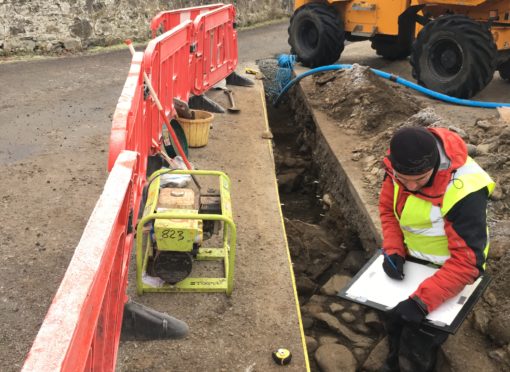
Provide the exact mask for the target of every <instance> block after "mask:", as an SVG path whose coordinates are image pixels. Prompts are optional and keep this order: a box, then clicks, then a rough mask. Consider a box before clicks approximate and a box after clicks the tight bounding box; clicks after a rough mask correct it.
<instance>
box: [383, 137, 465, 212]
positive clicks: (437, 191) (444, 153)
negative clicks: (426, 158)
mask: <svg viewBox="0 0 510 372" xmlns="http://www.w3.org/2000/svg"><path fill="white" fill-rule="evenodd" d="M427 130H428V131H429V132H431V133H432V134H433V135H434V137H435V138H436V140H437V143H438V148H439V153H440V164H439V168H438V169H437V170H436V172H435V173H434V175H433V176H432V177H433V181H432V183H431V184H430V185H429V186H426V187H424V188H422V189H420V190H418V191H416V192H410V191H407V190H405V188H404V186H403V185H402V183H401V182H400V181H398V180H397V179H395V177H394V176H393V172H394V169H393V166H392V164H391V161H390V160H389V158H388V156H385V157H384V160H383V164H384V167H385V170H386V173H387V174H388V176H390V177H391V178H392V179H393V182H397V183H398V185H399V186H400V190H401V192H402V191H403V192H406V193H411V194H413V195H415V196H417V197H419V198H421V199H425V200H428V201H430V202H431V203H433V204H435V205H441V203H442V201H443V196H444V193H445V191H446V188H447V186H448V183H449V182H450V180H451V178H452V173H453V172H455V170H457V169H458V168H460V167H461V166H463V165H464V163H466V160H467V146H466V143H465V142H464V141H463V140H462V138H460V136H459V135H458V134H457V133H454V132H452V131H450V130H448V129H446V128H427ZM389 154H390V150H389V149H388V151H387V155H389Z"/></svg>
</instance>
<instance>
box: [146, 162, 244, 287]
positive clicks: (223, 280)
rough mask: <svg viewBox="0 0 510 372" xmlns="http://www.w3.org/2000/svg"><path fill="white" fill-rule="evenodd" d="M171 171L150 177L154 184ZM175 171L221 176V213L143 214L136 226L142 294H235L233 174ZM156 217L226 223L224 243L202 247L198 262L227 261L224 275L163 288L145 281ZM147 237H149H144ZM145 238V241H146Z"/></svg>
mask: <svg viewBox="0 0 510 372" xmlns="http://www.w3.org/2000/svg"><path fill="white" fill-rule="evenodd" d="M163 173H168V170H167V169H161V170H158V171H156V172H154V173H153V174H152V175H151V177H150V178H149V180H148V182H149V183H150V181H151V180H153V179H154V178H155V177H159V176H160V175H161V174H163ZM171 173H172V174H189V175H192V176H211V177H214V176H216V177H218V179H219V189H220V202H221V214H190V213H177V212H175V210H174V211H169V212H160V213H154V212H153V213H150V214H147V215H145V216H143V217H142V218H141V219H140V221H139V222H138V225H137V228H136V287H137V293H138V294H139V295H141V294H143V293H145V292H225V293H226V294H227V296H230V295H231V294H232V290H233V284H234V265H235V251H236V238H237V233H236V226H235V224H234V221H233V219H232V206H231V198H230V190H231V181H230V179H229V177H228V176H227V175H226V174H225V173H223V172H220V171H210V170H171ZM156 219H183V220H186V219H187V220H202V221H204V220H205V221H207V220H209V221H222V222H223V239H222V242H223V246H222V247H219V248H209V247H207V248H199V249H198V253H197V256H196V258H194V261H223V262H224V273H225V275H224V277H218V278H202V277H195V278H193V277H188V278H185V279H184V280H182V281H180V282H178V283H176V284H173V285H172V284H168V283H164V284H163V285H162V286H160V287H154V286H151V285H149V284H147V283H144V282H143V273H145V272H146V271H147V264H148V261H149V257H151V255H152V253H153V248H152V243H151V239H150V238H149V233H150V232H148V231H147V230H146V229H144V226H145V225H146V224H147V223H148V222H150V221H151V220H156ZM144 237H145V238H146V239H144ZM144 240H145V242H144Z"/></svg>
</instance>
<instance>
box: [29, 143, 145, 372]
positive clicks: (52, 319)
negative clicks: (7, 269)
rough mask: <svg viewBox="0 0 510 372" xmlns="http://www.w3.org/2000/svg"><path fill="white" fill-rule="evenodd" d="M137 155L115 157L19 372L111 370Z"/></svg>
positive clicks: (130, 241)
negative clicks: (102, 188)
mask: <svg viewBox="0 0 510 372" xmlns="http://www.w3.org/2000/svg"><path fill="white" fill-rule="evenodd" d="M137 158H138V154H137V153H135V152H131V151H123V152H122V153H121V154H120V155H119V156H118V158H117V161H116V162H115V165H114V167H113V168H112V171H111V173H110V175H109V177H108V179H107V181H106V184H105V187H104V190H103V193H102V194H101V196H100V198H99V200H98V202H97V204H96V207H95V208H94V210H93V212H92V215H91V216H90V219H89V221H88V223H87V226H86V227H85V230H84V231H83V235H82V237H81V240H80V242H79V243H78V246H77V247H76V251H75V253H74V255H73V258H72V259H71V262H70V264H69V267H68V269H67V271H66V274H65V276H64V279H63V280H62V283H61V284H60V287H59V289H58V291H57V294H56V295H55V298H54V299H53V302H52V304H51V306H50V309H49V311H48V313H47V315H46V318H45V319H44V322H43V324H42V326H41V329H40V330H39V333H38V334H37V337H36V339H35V341H34V344H33V345H32V349H31V350H30V353H29V354H28V357H27V359H26V360H25V364H24V366H23V369H22V371H25V372H28V371H37V372H39V371H69V372H76V371H92V370H95V371H113V370H114V369H115V363H116V356H117V350H118V344H119V336H120V329H121V325H122V314H123V309H124V303H125V302H126V300H127V297H126V285H127V274H128V267H129V261H130V253H131V248H132V246H133V233H132V231H133V230H132V229H129V228H128V221H130V218H129V216H130V214H131V213H132V209H133V205H132V200H133V199H132V196H133V195H132V193H133V189H132V179H133V175H134V170H135V169H136V166H137Z"/></svg>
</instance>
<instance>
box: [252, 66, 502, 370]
mask: <svg viewBox="0 0 510 372" xmlns="http://www.w3.org/2000/svg"><path fill="white" fill-rule="evenodd" d="M258 63H259V67H260V69H261V71H262V72H263V73H264V75H265V77H266V80H265V82H264V86H265V89H266V97H267V107H268V118H269V123H270V127H271V131H272V134H273V141H274V154H275V156H274V157H275V163H276V170H277V179H278V187H279V192H280V199H281V203H282V211H283V215H284V217H285V227H286V233H287V240H288V243H289V248H290V253H291V258H292V263H293V268H294V274H295V279H296V284H297V290H298V296H299V302H300V307H301V315H302V320H303V327H304V331H305V335H306V343H307V348H308V355H309V359H310V365H311V369H312V371H325V370H342V371H344V370H345V371H354V370H357V371H377V370H379V369H380V368H381V366H382V363H383V362H384V359H385V357H386V355H387V352H388V349H387V342H386V340H385V338H384V334H385V333H384V327H383V314H381V313H379V312H377V311H374V310H371V309H369V308H366V307H363V306H359V305H356V304H353V303H350V302H348V301H345V300H343V299H341V298H339V297H338V296H337V293H338V291H339V290H340V289H341V288H343V287H344V286H345V284H346V283H347V282H348V281H349V280H350V279H351V278H352V277H353V276H354V274H355V273H356V272H358V270H359V269H360V268H361V267H362V266H363V265H364V263H365V262H366V261H367V260H368V259H369V258H370V257H371V256H372V255H373V254H374V252H375V250H376V249H377V248H378V247H380V245H381V233H380V227H379V225H378V224H379V222H378V211H377V197H378V192H379V187H380V182H381V181H382V177H383V174H384V173H383V170H382V169H381V166H380V159H382V157H383V156H384V153H385V150H386V146H387V144H388V142H389V139H390V137H391V134H392V133H393V132H394V131H395V130H396V129H397V128H399V127H400V126H403V125H417V126H442V127H448V128H449V129H450V130H453V131H455V132H457V133H458V134H459V135H460V136H461V137H463V139H464V140H465V141H466V143H467V144H468V150H469V151H470V155H471V156H472V157H474V158H475V160H476V161H477V162H479V164H480V165H482V167H484V168H485V169H486V170H487V171H488V172H489V173H490V174H492V175H493V177H495V178H496V180H497V182H498V183H499V184H500V188H499V189H497V191H496V193H495V195H494V196H493V197H492V199H491V201H490V203H489V210H488V221H489V225H490V228H491V232H492V234H491V253H490V254H489V259H488V265H487V271H488V272H489V273H490V274H491V275H493V277H494V279H495V280H494V282H493V284H492V286H491V288H490V289H489V291H487V293H486V294H485V296H484V298H483V300H481V301H479V303H478V304H477V306H476V307H475V309H474V311H473V312H472V314H471V315H470V316H469V318H468V320H467V321H466V322H464V324H463V325H462V327H461V329H460V330H459V332H457V334H456V335H455V337H450V338H449V340H448V341H447V342H446V343H445V344H444V345H443V348H442V350H441V353H440V356H439V359H438V360H439V362H438V370H441V371H456V370H465V368H466V367H465V366H470V367H469V368H477V366H479V367H480V368H482V369H487V368H488V369H487V370H491V371H492V370H494V371H496V370H503V369H506V368H509V366H510V347H509V346H508V342H509V340H510V338H509V337H510V336H508V332H503V334H502V333H501V332H499V331H498V327H497V324H498V322H502V321H503V322H507V321H508V319H507V318H508V317H505V316H504V315H503V314H507V313H508V308H509V306H510V303H509V301H508V290H507V289H506V288H507V286H506V285H505V284H504V283H505V282H506V281H507V280H508V276H509V274H508V269H507V268H506V264H505V263H506V262H508V261H509V260H510V255H509V254H508V250H506V247H507V243H506V242H507V240H508V230H509V229H508V226H509V223H508V220H509V218H508V210H509V209H508V203H509V201H510V193H509V191H508V188H507V186H506V184H507V183H506V181H507V180H508V176H509V174H508V172H506V171H504V169H506V168H505V167H506V166H507V165H508V164H509V161H510V156H509V153H510V151H508V144H509V143H510V141H509V140H508V138H510V137H509V135H508V134H509V133H510V132H509V131H508V128H507V127H506V124H504V123H503V122H502V121H501V120H498V118H494V119H491V120H489V121H481V120H476V121H475V123H474V124H470V125H466V126H465V127H462V128H459V127H455V126H454V125H452V124H451V122H450V121H449V120H448V119H445V118H443V117H440V116H439V115H438V114H437V113H436V112H435V111H434V109H433V107H432V106H430V104H429V103H428V102H426V101H425V100H423V99H422V98H420V97H417V96H412V95H410V94H409V93H408V92H406V91H405V90H403V89H402V88H400V87H395V86H393V85H391V84H390V83H387V82H382V81H380V80H379V79H377V78H376V77H375V75H372V74H371V73H370V71H368V69H366V68H363V67H360V66H357V67H355V68H354V69H353V70H352V71H347V72H345V71H344V72H342V71H337V72H328V73H324V74H322V75H316V76H313V77H309V78H307V79H305V80H303V81H302V82H301V83H300V84H299V85H297V86H296V87H294V88H292V89H291V90H290V91H289V94H288V95H287V97H286V98H285V99H284V100H283V101H282V102H281V103H280V105H279V107H278V108H274V107H273V106H272V101H273V100H274V97H275V92H276V91H277V90H278V88H277V87H276V86H275V85H276V83H275V82H276V81H277V80H278V79H277V74H278V68H277V67H276V62H275V61H274V60H261V61H259V62H258ZM488 148H491V149H493V150H494V152H493V153H489V152H488V151H487V149H488ZM496 319H497V320H496ZM505 324H507V323H505ZM466 351H468V353H466ZM468 354H469V355H468ZM469 368H468V369H469ZM473 370H475V369H473Z"/></svg>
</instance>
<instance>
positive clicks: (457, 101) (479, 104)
mask: <svg viewBox="0 0 510 372" xmlns="http://www.w3.org/2000/svg"><path fill="white" fill-rule="evenodd" d="M351 68H352V65H329V66H321V67H317V68H314V69H312V70H309V71H306V72H304V73H302V74H301V75H298V76H296V77H295V78H294V79H292V80H291V81H290V82H289V83H288V84H287V85H285V86H284V87H283V89H282V91H281V92H280V94H279V95H278V97H276V99H275V101H274V103H273V105H274V107H277V106H278V103H279V101H280V99H281V98H282V96H283V95H284V94H285V93H287V91H288V90H289V89H290V88H291V87H292V86H293V85H294V84H296V83H297V82H298V81H300V80H301V79H303V78H305V77H307V76H309V75H313V74H316V73H318V72H323V71H332V70H342V69H351ZM370 70H371V71H372V72H373V73H374V74H376V75H377V76H380V77H383V78H385V79H389V80H391V81H395V82H397V83H399V84H402V85H403V86H405V87H408V88H412V89H414V90H417V91H418V92H420V93H423V94H426V95H428V96H431V97H433V98H436V99H439V100H441V101H444V102H448V103H454V104H456V105H462V106H471V107H481V108H496V107H510V103H500V102H479V101H471V100H469V99H462V98H455V97H450V96H447V95H446V94H442V93H438V92H435V91H433V90H430V89H427V88H424V87H422V86H420V85H418V84H415V83H411V82H410V81H408V80H406V79H403V78H401V77H398V76H395V75H392V74H389V73H387V72H384V71H381V70H377V69H375V68H371V69H370Z"/></svg>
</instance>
